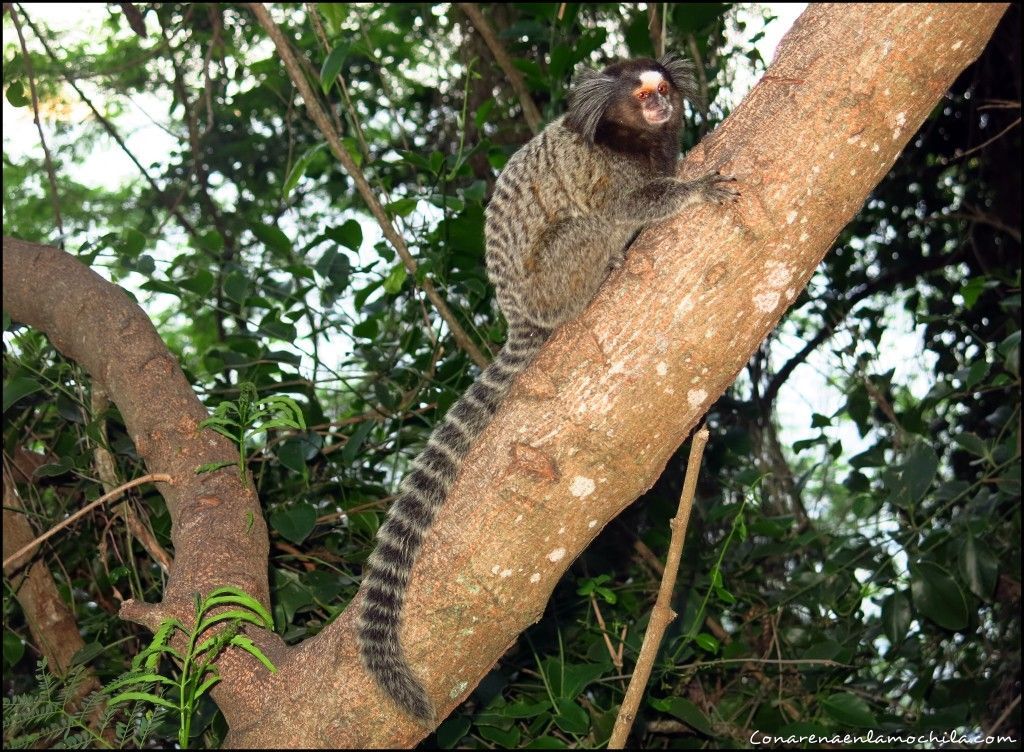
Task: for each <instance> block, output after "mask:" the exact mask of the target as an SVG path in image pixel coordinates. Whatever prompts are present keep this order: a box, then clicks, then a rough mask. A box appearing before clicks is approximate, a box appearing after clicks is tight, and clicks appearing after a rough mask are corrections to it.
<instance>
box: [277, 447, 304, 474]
mask: <svg viewBox="0 0 1024 752" xmlns="http://www.w3.org/2000/svg"><path fill="white" fill-rule="evenodd" d="M277 461H278V462H280V463H281V464H282V465H284V466H285V467H286V468H288V469H289V470H291V471H293V472H296V473H304V472H306V448H305V446H304V444H303V443H302V442H301V441H296V440H294V439H289V440H288V441H285V442H284V443H282V444H281V446H280V448H279V449H278V450H277Z"/></svg>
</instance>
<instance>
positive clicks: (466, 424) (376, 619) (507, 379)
mask: <svg viewBox="0 0 1024 752" xmlns="http://www.w3.org/2000/svg"><path fill="white" fill-rule="evenodd" d="M549 334H550V331H549V330H546V329H543V328H541V327H530V326H525V325H523V326H519V327H517V328H514V329H511V330H510V331H509V337H508V341H507V342H506V343H505V346H504V347H503V348H502V350H501V352H500V353H498V356H497V357H496V358H495V359H494V361H492V362H491V364H490V365H488V366H487V368H485V369H484V370H483V372H482V373H481V374H480V377H479V378H478V379H477V380H476V381H475V382H474V383H473V385H472V386H471V387H470V388H469V389H468V390H467V391H466V393H465V394H463V395H462V397H460V398H459V400H458V401H457V402H456V403H455V404H454V405H452V407H451V409H450V410H449V411H448V413H447V415H445V417H444V419H443V420H442V421H441V422H440V423H439V424H438V425H437V426H436V427H435V428H434V430H433V432H432V433H431V434H430V438H429V439H428V440H427V446H426V448H425V449H424V450H423V452H422V453H420V455H419V457H417V458H416V460H415V461H414V462H413V464H412V468H411V469H410V471H409V473H408V475H406V476H405V479H404V480H403V482H402V488H401V494H400V495H399V497H398V499H397V500H395V502H394V503H393V504H392V505H391V509H390V511H389V513H388V518H387V520H386V521H385V522H384V524H383V525H381V527H380V530H378V531H377V546H376V548H375V549H374V551H373V554H371V556H370V559H369V562H368V564H369V572H368V574H367V575H366V577H365V578H364V584H363V592H364V599H363V606H362V611H361V612H360V616H359V622H358V639H359V654H360V656H361V658H362V661H363V664H364V665H365V666H366V669H367V670H368V671H369V672H370V674H371V675H373V677H374V678H375V679H376V680H377V682H378V683H379V684H380V685H381V687H382V688H383V689H384V690H385V691H386V692H387V693H388V694H389V695H390V696H391V697H392V698H394V700H395V701H396V702H397V703H398V704H399V705H401V706H402V708H403V709H405V710H406V711H407V712H409V713H410V714H411V715H413V716H415V717H416V718H418V719H420V720H422V721H424V722H432V721H433V720H434V718H435V714H434V707H433V704H432V703H431V701H430V698H429V696H428V695H427V692H426V690H425V689H424V687H423V684H422V683H421V682H420V681H419V679H417V678H416V677H415V676H414V675H413V673H412V671H411V670H410V668H409V664H408V663H407V661H406V659H405V653H404V651H403V649H402V645H401V642H400V641H399V630H400V628H401V617H402V608H403V606H404V604H405V593H406V588H407V587H408V584H409V576H410V574H411V573H412V567H413V563H414V562H415V561H416V554H417V553H418V552H419V550H420V546H421V545H422V543H423V536H424V535H425V534H426V532H427V531H428V530H429V529H430V527H431V526H432V525H433V523H434V517H435V516H436V514H437V511H438V510H439V509H440V508H441V506H442V505H443V504H444V502H445V500H446V499H447V497H448V492H449V491H450V490H451V487H452V485H453V484H454V483H455V478H456V477H457V476H458V473H459V468H460V467H461V465H462V460H463V459H464V458H465V456H466V453H467V452H468V451H469V447H470V446H471V445H472V444H473V441H474V440H475V439H476V438H477V436H479V435H480V433H481V432H482V431H483V430H484V428H486V427H487V424H488V423H490V421H491V418H492V417H494V413H495V412H497V410H498V406H499V405H500V404H501V401H502V399H503V398H504V396H505V394H506V393H507V392H508V390H509V387H510V386H511V385H512V382H513V380H514V379H515V377H516V374H518V373H519V372H520V371H522V370H523V369H524V368H526V366H527V365H529V363H530V361H531V360H532V359H533V356H534V355H535V354H536V352H537V350H539V349H540V346H541V345H542V344H543V343H544V341H545V340H546V339H547V337H548V335H549Z"/></svg>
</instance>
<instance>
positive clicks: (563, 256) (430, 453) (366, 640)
mask: <svg viewBox="0 0 1024 752" xmlns="http://www.w3.org/2000/svg"><path fill="white" fill-rule="evenodd" d="M695 95H696V85H695V83H694V79H693V75H692V66H691V65H690V63H688V62H686V61H683V60H679V59H675V58H672V57H669V56H666V57H662V58H659V59H658V60H649V59H639V60H629V61H625V62H621V63H616V64H614V65H610V66H608V67H607V68H605V69H604V70H603V71H602V72H600V73H597V72H595V71H584V73H582V74H581V75H580V77H579V78H577V80H576V82H575V84H574V86H573V89H572V91H571V93H570V99H569V108H568V112H567V114H566V115H565V116H564V117H562V118H559V119H558V120H555V121H554V122H553V123H551V124H550V125H549V126H548V127H547V128H545V129H544V131H543V132H541V133H540V134H538V135H537V136H536V137H535V138H533V139H532V140H531V141H530V142H529V143H527V144H526V145H525V146H523V147H522V148H521V149H520V150H519V151H517V152H516V153H515V154H514V155H512V157H511V159H509V161H508V164H507V165H506V166H505V169H504V170H503V171H502V173H501V176H500V177H499V178H498V182H497V184H496V186H495V189H494V196H493V198H492V199H491V202H490V204H489V205H488V207H487V212H486V219H487V222H486V239H487V274H488V277H489V278H490V280H491V282H492V283H493V284H494V287H495V291H496V294H497V299H498V306H499V307H500V308H501V312H502V313H503V314H504V315H505V319H506V320H507V321H508V340H507V341H506V343H505V346H504V347H503V348H502V350H501V352H500V353H498V356H497V357H496V358H495V360H494V362H492V363H491V364H490V365H489V366H487V368H485V369H484V370H483V372H482V373H481V374H480V377H479V378H478V379H477V380H476V382H475V383H474V384H473V385H472V386H471V387H470V388H469V390H467V391H466V393H465V394H464V395H463V396H462V397H461V398H460V399H459V401H458V402H456V403H455V405H454V406H453V407H452V408H451V409H450V410H449V411H448V414H447V415H445V417H444V419H443V420H442V421H441V422H440V423H439V424H438V425H437V426H436V427H435V428H434V431H433V433H432V434H431V435H430V438H429V440H428V441H427V446H426V448H425V449H424V450H423V452H422V453H421V454H420V456H419V457H418V458H417V459H416V460H415V462H414V463H413V465H412V469H411V471H410V472H409V474H408V475H407V476H406V477H405V480H404V482H403V484H402V492H401V495H400V496H399V498H398V500H397V501H395V503H394V504H393V505H392V506H391V510H390V513H389V516H388V519H387V521H386V522H385V523H384V524H383V525H382V526H381V528H380V530H379V532H378V533H377V548H376V549H375V550H374V552H373V554H372V555H371V556H370V560H369V572H368V573H367V575H366V577H365V580H364V586H363V595H364V601H363V606H362V612H361V614H360V619H359V648H360V655H361V656H362V659H363V662H364V664H365V665H366V667H367V669H368V670H369V671H370V673H371V674H373V676H374V677H375V678H376V680H377V681H378V683H379V684H380V685H381V686H382V687H383V688H384V689H385V690H386V691H387V693H388V694H389V695H390V696H391V697H392V698H394V700H395V701H396V702H397V703H398V704H399V705H401V706H402V708H404V709H405V710H406V711H407V712H409V713H411V714H412V715H414V716H415V717H416V718H418V719H420V720H423V721H433V719H434V708H433V705H432V703H431V701H430V698H429V697H428V696H427V693H426V691H425V689H424V687H423V685H422V684H421V683H420V682H419V680H417V679H416V677H415V676H414V675H413V673H412V671H411V670H410V668H409V665H408V664H407V663H406V660H405V656H404V653H403V651H402V646H401V643H400V642H399V629H400V626H401V617H402V606H403V604H404V601H405V591H406V587H407V585H408V582H409V575H410V573H411V571H412V567H413V564H414V563H415V560H416V554H417V552H418V551H419V549H420V545H421V543H422V541H423V537H424V535H425V534H426V533H427V531H428V530H429V529H430V527H431V525H432V524H433V521H434V516H435V515H436V514H437V511H438V510H439V509H440V507H441V505H442V504H444V502H445V499H446V497H447V495H448V492H449V490H450V489H451V487H452V485H453V484H454V482H455V479H456V477H457V475H458V473H459V469H460V467H461V464H462V460H463V458H464V457H465V456H466V453H467V452H468V451H469V447H470V445H471V444H472V443H473V441H474V440H475V439H476V438H477V436H478V435H479V434H480V432H481V431H483V429H484V428H485V427H486V426H487V424H488V423H489V422H490V420H491V418H492V417H493V416H494V413H495V412H496V411H497V410H498V407H499V406H500V404H501V401H502V399H503V398H504V396H505V394H506V393H507V392H508V389H509V387H510V386H511V385H512V381H513V380H514V379H515V377H516V375H517V374H518V373H519V372H520V371H522V370H523V369H524V368H526V367H527V366H528V365H529V363H530V361H531V360H532V359H533V357H534V355H535V354H536V353H537V351H538V350H539V349H540V347H541V345H542V344H544V342H545V340H547V338H548V337H549V336H550V335H551V333H552V331H553V330H554V329H556V328H557V327H558V326H560V325H561V324H563V323H565V322H566V321H568V320H570V319H572V318H574V317H575V316H577V315H578V314H579V313H580V312H581V311H582V310H583V309H584V308H585V307H586V306H587V304H588V303H589V302H590V301H591V299H592V298H593V297H594V294H595V293H596V292H597V289H598V287H600V285H601V283H602V282H603V281H604V280H605V278H606V277H607V276H608V273H609V271H610V270H611V269H614V268H616V267H617V266H619V265H620V264H621V263H622V260H623V258H624V257H625V253H626V247H627V245H628V244H629V242H630V241H631V240H632V238H633V237H634V236H635V235H636V234H637V233H638V232H639V231H640V230H641V229H643V227H644V226H645V225H647V224H649V223H651V222H656V221H659V220H662V219H667V218H668V217H671V216H672V215H674V214H676V213H677V212H679V211H680V210H681V209H683V208H684V207H686V206H688V205H690V204H692V203H696V202H699V201H708V200H710V201H715V202H722V201H724V200H727V199H729V198H732V197H734V196H735V195H736V194H735V192H734V191H732V190H730V189H729V188H728V187H726V186H725V185H724V184H725V183H726V182H728V181H729V180H731V178H726V177H723V176H721V175H719V174H718V173H713V174H710V175H706V176H704V177H702V178H699V179H697V180H694V181H691V182H683V181H681V180H679V179H677V178H676V177H674V175H675V167H676V161H677V159H678V156H679V131H680V128H681V127H682V115H683V98H684V97H689V98H691V99H693V98H694V97H695Z"/></svg>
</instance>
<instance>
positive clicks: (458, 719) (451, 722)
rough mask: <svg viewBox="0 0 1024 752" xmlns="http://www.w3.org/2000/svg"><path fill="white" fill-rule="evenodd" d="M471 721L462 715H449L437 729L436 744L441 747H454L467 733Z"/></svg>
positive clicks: (471, 723)
mask: <svg viewBox="0 0 1024 752" xmlns="http://www.w3.org/2000/svg"><path fill="white" fill-rule="evenodd" d="M472 725H473V721H472V720H470V719H469V718H467V717H466V716H464V715H453V716H450V717H449V718H448V719H447V720H445V722H444V723H442V724H441V725H440V726H439V727H438V729H437V746H438V747H440V748H441V749H454V748H455V746H456V745H457V744H458V743H459V742H460V741H462V737H464V736H465V735H466V734H468V733H469V729H470V727H471V726H472Z"/></svg>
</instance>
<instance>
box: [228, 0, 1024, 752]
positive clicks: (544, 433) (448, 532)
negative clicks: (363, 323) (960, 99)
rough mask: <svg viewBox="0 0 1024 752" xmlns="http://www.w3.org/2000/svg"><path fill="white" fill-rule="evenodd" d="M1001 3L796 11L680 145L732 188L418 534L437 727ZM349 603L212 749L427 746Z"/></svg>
mask: <svg viewBox="0 0 1024 752" xmlns="http://www.w3.org/2000/svg"><path fill="white" fill-rule="evenodd" d="M1005 8H1006V6H1005V5H971V6H966V5H942V4H929V5H913V4H900V5H868V4H849V5H811V6H809V7H808V9H807V10H806V11H805V12H804V14H803V15H802V16H801V17H800V19H799V20H798V21H797V23H796V24H795V25H794V27H793V29H792V30H791V31H790V32H789V34H788V35H787V36H786V38H785V39H784V40H783V42H782V43H781V45H780V48H779V53H778V57H777V58H776V60H775V62H774V63H773V65H772V67H771V68H770V69H769V71H768V72H767V74H766V75H765V76H764V78H763V79H762V80H761V81H760V82H759V83H758V85H757V86H756V87H755V88H754V90H753V91H752V92H751V93H750V94H749V95H748V96H747V98H746V99H745V100H744V102H743V103H742V104H741V105H740V106H739V107H738V108H737V109H736V110H735V111H734V112H733V113H732V115H731V116H730V117H729V119H728V120H727V121H726V122H725V123H723V124H722V126H721V127H719V128H718V130H716V131H715V133H713V134H712V135H711V136H710V137H709V138H708V139H706V140H705V141H704V142H703V143H702V144H701V145H700V146H698V147H697V148H696V149H695V150H694V151H693V152H692V153H691V154H689V155H688V157H687V159H686V160H685V163H684V165H683V174H684V175H685V176H687V177H694V176H696V175H699V174H704V173H706V172H708V171H709V170H714V169H721V170H722V171H724V172H727V173H730V174H733V175H736V176H737V177H738V178H739V179H740V185H741V187H742V189H743V198H742V199H741V200H740V201H739V203H738V205H736V206H735V207H730V208H721V207H701V208H697V209H694V210H692V211H689V212H686V213H685V214H683V215H681V216H679V217H677V218H675V219H673V220H670V221H668V222H666V223H664V224H662V225H659V226H657V227H654V228H651V229H650V230H648V231H647V232H645V233H644V234H643V235H642V236H641V237H640V238H639V239H638V241H637V243H636V244H635V245H634V246H633V247H632V248H631V249H630V253H629V255H628V257H627V260H626V263H625V265H624V268H623V269H621V270H620V271H619V272H617V273H615V274H614V275H613V276H612V277H611V278H610V279H609V280H608V282H607V283H606V284H605V285H604V286H603V287H602V289H601V291H600V292H599V293H598V295H597V297H596V299H595V300H594V301H593V302H592V303H591V305H590V306H589V307H588V309H587V310H586V311H585V312H584V313H583V314H582V315H581V316H580V318H579V319H578V320H576V321H574V322H572V323H570V324H568V325H566V326H564V327H563V328H562V329H561V330H559V331H558V332H557V333H556V334H555V335H554V336H553V337H552V339H551V340H550V341H549V342H548V343H547V344H546V346H545V347H544V348H543V349H542V350H541V352H540V353H539V355H538V356H537V359H536V360H535V361H534V363H533V364H532V365H531V366H530V368H529V369H527V371H525V372H524V373H523V374H522V375H521V376H520V377H519V379H518V380H517V381H516V384H515V385H514V386H513V389H512V391H511V393H510V395H509V398H508V399H507V400H506V402H505V404H504V405H503V406H502V407H501V409H500V410H499V411H498V413H497V415H496V416H495V418H494V420H493V422H492V423H491V424H490V426H489V427H488V428H487V430H486V431H485V432H484V433H483V435H482V436H481V437H480V439H479V440H478V441H477V442H476V444H475V445H474V446H473V448H472V449H471V450H470V452H469V455H468V456H467V458H466V461H465V464H464V465H463V467H462V472H461V474H460V476H459V479H458V481H457V482H456V484H455V487H454V488H453V489H452V492H451V495H450V496H449V498H448V500H447V502H446V504H445V506H444V507H443V508H442V509H441V511H440V512H439V514H438V516H437V518H436V521H435V524H434V527H433V528H432V530H431V533H430V535H429V536H428V538H427V539H426V541H425V542H424V546H423V548H422V550H421V552H420V555H419V557H418V559H417V563H416V567H415V569H414V570H413V572H412V577H411V581H410V585H409V594H408V600H407V602H406V609H405V620H404V624H403V628H402V642H403V644H404V645H405V647H406V651H407V655H408V657H409V659H410V661H411V663H412V665H413V668H414V670H415V671H416V672H417V674H418V675H419V676H420V678H421V679H422V680H423V681H424V683H425V684H426V686H427V688H428V691H429V692H430V694H431V696H432V698H433V699H434V701H435V702H436V704H437V708H438V711H439V716H441V717H443V716H444V715H445V714H446V713H448V712H450V711H451V710H452V709H453V708H454V707H456V706H457V705H458V704H459V703H460V702H461V701H462V700H463V699H464V698H465V697H466V696H467V695H468V693H469V692H471V691H472V689H473V688H474V687H475V686H476V684H477V683H478V682H479V681H480V679H481V678H482V677H483V676H484V675H485V674H486V673H487V672H488V671H489V670H490V668H491V666H492V665H493V663H494V661H496V660H497V659H498V658H500V656H501V654H502V653H503V652H504V651H505V650H506V649H507V648H508V647H509V646H510V645H511V644H513V643H514V642H515V640H516V639H517V637H518V635H519V633H520V632H521V631H522V630H523V629H525V628H526V627H528V626H529V625H530V624H531V623H533V622H534V621H536V620H537V619H539V618H540V615H541V614H542V613H543V610H544V606H545V604H546V602H547V599H548V598H549V596H550V594H551V591H552V590H553V589H554V587H555V585H556V583H557V582H558V581H559V579H560V577H561V576H562V574H563V573H564V572H565V570H566V569H567V567H568V566H569V565H570V564H571V562H572V560H573V559H574V558H575V557H576V556H577V555H578V554H579V553H580V552H581V551H582V550H583V549H584V548H585V547H586V546H587V545H588V544H589V543H590V541H591V540H592V539H593V538H594V537H595V536H596V535H597V534H598V533H599V532H600V531H601V529H602V528H603V527H604V526H605V525H606V524H607V523H608V522H609V521H610V520H612V519H613V518H614V517H615V516H616V515H617V514H619V512H621V511H622V510H623V509H624V508H625V507H626V506H627V505H629V504H630V503H631V502H632V501H633V500H634V499H635V498H636V497H637V496H639V495H640V494H641V493H642V492H643V491H644V490H646V489H647V488H648V487H650V485H651V484H652V483H653V482H654V480H655V479H656V478H657V477H658V475H659V474H660V473H661V471H662V469H663V468H664V466H665V463H666V461H667V460H668V458H669V457H671V456H672V454H673V452H674V451H675V449H676V447H677V446H678V445H679V443H680V442H681V441H682V440H683V438H684V437H685V436H686V435H687V434H688V433H689V431H690V429H691V427H692V426H693V425H694V424H695V423H696V422H697V421H698V420H699V419H700V417H701V416H702V415H703V414H704V412H705V411H706V410H707V407H708V405H710V404H711V403H712V402H713V401H714V400H715V399H716V398H717V397H718V395H720V394H721V393H722V392H723V391H724V390H725V389H726V388H727V387H728V386H729V385H730V384H731V383H732V381H733V379H734V378H735V375H736V373H737V372H738V371H739V370H740V369H742V368H743V367H744V365H745V364H746V362H747V361H748V359H749V357H750V354H751V353H752V352H753V351H754V350H755V349H756V348H757V347H758V346H759V344H760V343H761V342H762V341H763V339H764V338H765V336H767V334H768V333H769V332H770V331H771V330H772V329H773V328H774V327H775V325H776V324H777V323H778V321H779V318H780V317H781V316H782V315H783V313H784V312H785V310H786V309H787V308H788V307H789V306H790V305H791V304H792V302H793V301H794V300H795V299H796V296H797V294H798V292H799V291H800V290H801V289H803V287H804V286H805V285H806V284H807V280H808V279H809V278H810V276H811V275H812V274H813V272H814V270H815V268H816V267H817V265H818V264H819V262H820V260H821V258H822V257H823V256H824V254H825V253H826V252H827V251H828V249H829V248H830V247H831V245H832V243H833V241H834V239H835V238H836V236H837V235H838V234H839V232H840V231H841V230H842V228H843V226H844V225H845V224H846V223H847V222H849V221H850V219H851V218H852V217H853V216H854V214H855V213H856V212H857V211H858V210H859V209H860V207H861V205H862V204H863V202H864V200H865V198H866V197H867V196H868V194H869V193H870V191H871V189H872V188H873V187H874V186H875V185H876V184H877V183H878V181H879V180H881V179H882V177H883V176H884V175H885V174H886V173H887V172H888V170H889V169H890V167H891V166H892V164H893V162H894V161H895V160H896V159H897V158H898V157H899V154H900V151H901V150H902V149H903V147H904V146H905V145H906V143H907V141H908V140H909V139H910V138H911V137H912V136H913V135H914V133H915V131H916V130H917V128H918V127H919V126H920V125H921V123H922V122H923V121H924V120H925V118H926V117H927V116H928V114H929V113H930V112H931V110H932V108H933V107H934V106H935V103H936V102H938V101H939V100H940V98H941V97H942V95H943V94H944V93H945V91H946V90H947V89H948V87H949V85H950V84H951V83H952V82H953V81H954V80H955V78H956V77H957V75H958V74H959V73H960V72H961V71H962V70H963V69H964V68H965V67H966V66H967V65H968V64H969V63H970V62H971V61H973V60H974V59H975V58H976V57H977V56H978V54H979V53H980V52H981V50H982V48H983V47H984V46H985V43H986V42H987V40H988V38H989V36H990V35H991V33H992V31H993V29H994V28H995V25H996V23H997V22H998V20H999V18H1000V16H1002V14H1003V12H1004V11H1005ZM506 573H507V574H506ZM503 575H504V576H503ZM360 597H361V596H357V598H356V599H355V600H354V602H353V603H351V604H350V605H349V607H348V608H347V609H346V610H345V612H344V613H342V614H341V615H339V616H338V618H337V619H336V620H335V621H334V622H333V623H332V624H331V625H330V626H328V627H327V628H326V629H324V630H323V631H322V632H320V634H318V635H317V636H316V637H314V638H312V639H309V640H306V641H305V642H303V643H302V644H301V645H299V646H297V647H296V649H295V651H294V652H293V653H292V654H291V655H290V656H289V660H288V662H287V664H285V665H281V666H279V668H280V672H279V673H278V674H277V675H275V677H274V679H273V681H271V682H269V683H267V684H265V685H263V686H261V691H262V692H263V696H262V697H261V698H260V707H259V709H258V710H257V712H255V713H254V714H253V715H251V716H249V717H248V718H247V723H246V725H245V727H244V728H240V729H235V728H233V729H232V731H231V732H230V733H229V734H228V736H227V738H226V739H225V745H226V746H236V747H239V746H240V747H249V746H261V747H267V746H275V747H293V746H324V747H334V748H337V747H355V748H374V747H390V748H395V747H405V746H411V745H414V744H415V743H417V742H418V741H419V740H421V739H422V738H423V737H424V736H425V735H426V733H427V730H426V729H424V728H423V727H422V726H420V725H419V724H417V723H416V722H415V721H413V720H412V719H411V718H408V717H406V716H404V715H402V714H401V713H400V711H398V710H397V709H396V708H395V706H394V705H393V704H392V703H391V702H390V701H389V700H388V698H387V697H386V696H385V695H384V694H383V693H382V692H381V690H380V689H379V688H377V687H376V685H375V684H374V683H373V681H372V679H370V677H369V676H368V675H367V673H366V672H365V671H364V669H363V668H362V666H361V664H360V661H359V657H358V653H357V650H356V647H355V614H356V613H357V611H358V608H359V598H360Z"/></svg>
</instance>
